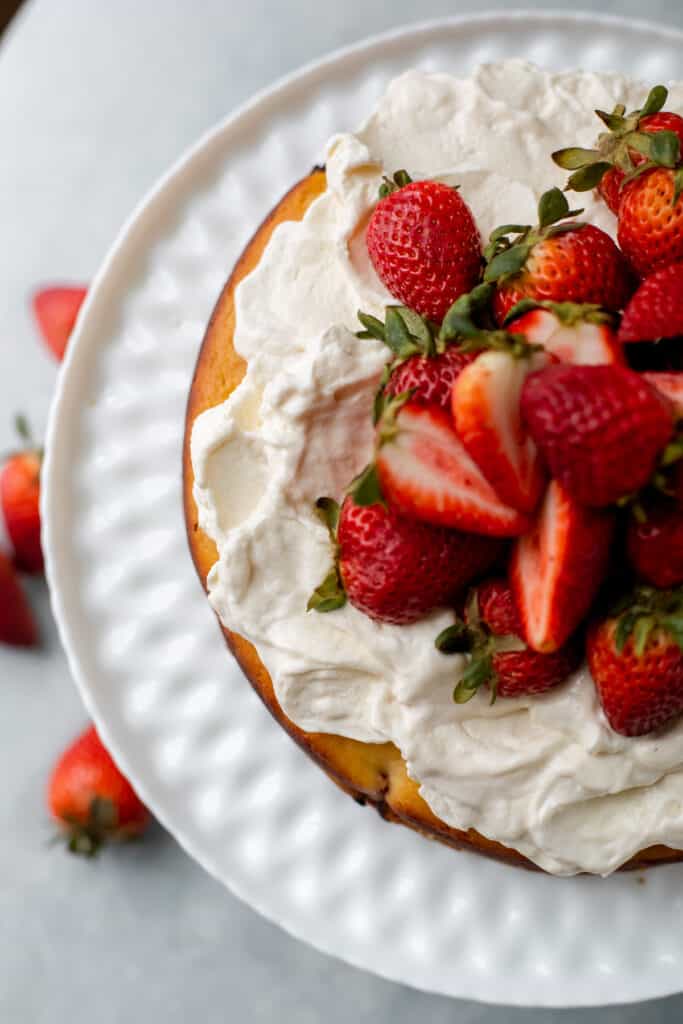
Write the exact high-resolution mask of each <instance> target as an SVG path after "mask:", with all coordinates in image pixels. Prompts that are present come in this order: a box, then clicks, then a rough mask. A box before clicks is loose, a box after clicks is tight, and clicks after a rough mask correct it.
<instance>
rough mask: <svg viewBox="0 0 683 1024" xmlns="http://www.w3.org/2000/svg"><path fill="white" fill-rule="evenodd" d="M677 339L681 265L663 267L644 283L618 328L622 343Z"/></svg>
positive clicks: (681, 329)
mask: <svg viewBox="0 0 683 1024" xmlns="http://www.w3.org/2000/svg"><path fill="white" fill-rule="evenodd" d="M682 223H683V221H682ZM678 335H683V263H674V264H672V265H671V266H668V267H663V268H662V269H661V270H658V271H656V272H655V273H654V274H651V275H650V277H647V278H646V279H645V280H644V281H643V283H642V284H641V286H640V287H639V288H638V291H637V292H636V293H635V295H634V296H633V297H632V298H631V301H630V302H629V304H628V306H627V307H626V309H625V310H624V316H623V319H622V321H621V327H620V328H619V341H621V342H622V343H625V342H632V341H658V340H659V339H660V338H675V337H677V336H678Z"/></svg>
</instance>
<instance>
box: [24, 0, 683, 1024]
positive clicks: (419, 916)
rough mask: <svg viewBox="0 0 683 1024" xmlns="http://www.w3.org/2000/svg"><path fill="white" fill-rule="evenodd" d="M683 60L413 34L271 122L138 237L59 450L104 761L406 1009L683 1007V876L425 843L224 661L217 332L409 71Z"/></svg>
mask: <svg viewBox="0 0 683 1024" xmlns="http://www.w3.org/2000/svg"><path fill="white" fill-rule="evenodd" d="M682 44H683V34H681V33H677V32H675V31H672V30H670V29H666V30H665V29H663V28H662V29H660V28H656V27H654V26H651V25H646V24H642V23H641V24H636V23H634V22H627V21H621V20H615V19H600V18H596V17H591V16H582V15H579V16H571V15H543V14H540V13H528V14H524V13H520V14H503V13H496V14H491V15H484V16H481V17H469V18H462V19H454V20H450V21H445V22H439V23H432V24H428V25H424V26H418V27H413V28H410V29H407V30H404V31H401V32H397V33H394V34H391V35H388V36H383V37H381V38H379V39H376V40H371V41H370V42H367V43H364V44H362V45H360V46H356V47H353V48H351V49H349V50H345V51H343V52H341V53H338V54H336V55H334V56H332V57H330V58H329V59H327V60H325V61H322V62H320V63H317V64H315V65H312V66H310V67H308V68H306V69H305V70H304V71H302V72H300V73H299V74H297V75H294V76H293V77H290V78H288V79H287V80H285V81H284V82H281V83H280V84H279V85H277V86H275V87H274V88H273V89H271V90H270V91H268V92H266V93H264V94H262V95H260V96H259V97H257V98H256V99H255V100H254V101H253V102H252V103H250V104H249V105H248V106H247V107H245V108H243V109H242V110H241V111H240V112H239V113H238V114H237V115H235V116H234V117H232V118H230V119H229V120H227V121H226V122H224V123H223V124H221V125H219V126H218V128H216V129H215V130H214V131H213V132H211V133H210V134H209V135H208V136H207V137H205V138H204V139H203V140H202V141H200V143H199V144H198V145H197V146H196V147H195V148H194V149H193V150H192V151H191V152H190V153H189V154H188V155H186V156H185V157H184V158H183V159H182V160H181V162H180V163H179V164H177V165H176V167H175V168H174V169H173V170H172V171H171V172H170V173H169V174H168V175H167V177H166V178H164V180H163V181H162V182H161V183H160V184H159V185H158V187H157V188H156V189H155V190H154V191H153V193H152V194H151V195H150V196H149V197H148V198H147V199H146V200H145V202H144V203H143V204H142V205H141V206H140V207H139V208H138V210H137V211H136V212H135V213H134V214H133V216H132V218H131V220H130V221H129V223H128V225H127V226H126V228H125V229H124V230H123V232H122V233H121V235H120V237H119V238H118V240H117V242H116V243H115V245H114V247H113V249H112V251H111V253H110V254H109V257H108V258H107V260H106V262H105V265H104V267H103V268H102V270H101V271H100V273H99V275H98V277H97V280H96V282H95V284H94V285H93V287H92V289H91V291H90V294H89V297H88V300H87V303H86V305H85V307H84V310H83V314H82V316H81V318H80V320H79V324H78V328H77V330H76V332H75V335H74V337H73V340H72V342H71V346H70V350H69V355H68V358H67V361H66V365H65V368H64V373H63V375H62V378H61V387H60V390H59V394H58V396H57V399H56V402H55V405H54V408H53V414H52V420H51V426H50V431H49V443H48V457H47V463H46V467H45V499H44V509H43V513H44V520H45V530H46V546H47V562H48V574H49V580H50V584H51V587H52V593H53V602H54V609H55V613H56V615H57V618H58V621H59V624H60V628H61V634H62V639H63V642H64V645H65V647H66V650H67V652H68V655H69V658H70V662H71V667H72V670H73V674H74V676H75V679H76V681H77V683H78V685H79V687H80V689H81V693H82V695H83V698H84V700H85V702H86V705H87V706H88V708H89V710H90V711H91V713H92V715H93V717H94V718H95V720H96V721H97V723H98V725H99V727H100V729H101V731H102V733H103V736H104V738H105V740H106V742H107V744H108V745H109V746H110V748H111V749H112V751H113V753H114V754H115V756H116V758H117V760H118V761H119V763H120V764H121V766H122V767H123V769H124V770H125V771H126V772H128V773H129V775H130V776H131V777H132V778H133V779H134V780H135V783H136V785H137V787H138V789H139V790H140V792H141V794H142V796H143V797H144V798H145V800H146V801H147V802H148V803H149V804H150V805H151V807H152V808H153V809H154V811H155V812H156V814H157V815H158V817H159V818H160V819H161V821H162V822H163V823H164V824H165V825H166V826H167V827H168V828H169V829H170V830H171V832H173V833H174V835H175V836H176V837H177V838H178V840H179V841H180V842H181V843H182V844H183V846H184V847H185V848H186V849H187V850H188V851H189V852H190V853H191V854H192V855H193V856H194V857H195V858H196V859H197V860H198V861H199V862H200V863H201V864H203V865H204V867H205V868H206V869H207V870H208V871H210V872H211V873H212V874H214V875H215V876H216V877H218V878H219V879H221V880H222V881H223V882H224V883H225V884H226V885H227V886H229V887H230V888H231V889H232V890H233V892H235V893H237V894H238V895H240V896H241V897H242V898H243V899H245V900H246V901H247V902H249V903H250V904H251V905H252V906H253V907H255V908H256V909H257V910H259V911H261V913H263V914H265V915H266V916H267V917H269V918H270V919H271V920H273V921H276V922H278V923H279V924H280V925H282V926H283V927H284V928H286V929H288V930H289V931H290V932H292V933H293V934H295V935H297V936H299V937H300V938H302V939H305V940H306V941H308V942H310V943H312V944H313V945H315V946H317V947H318V948H320V949H322V950H325V951H327V952H329V953H331V954H334V955H336V956H338V957H341V958H343V959H345V960H348V961H350V962H351V963H354V964H357V965H358V966H362V967H365V968H367V969H368V970H371V971H375V972H376V973H377V974H381V975H384V976H385V977H388V978H393V979H396V980H399V981H402V982H404V983H408V984H410V985H413V986H416V987H419V988H425V989H430V990H433V991H437V992H443V993H447V994H451V995H455V996H463V997H469V998H475V999H482V1000H486V1001H491V1002H503V1003H510V1004H512V1003H516V1004H536V1005H545V1006H570V1005H571V1006H576V1005H587V1004H604V1003H611V1002H627V1001H631V1000H638V999H644V998H648V997H654V996H661V995H665V994H668V993H671V992H674V991H678V990H679V989H680V988H681V977H683V938H682V933H681V926H680V921H681V908H682V906H683V884H682V883H683V866H680V867H679V866H673V867H668V868H659V869H657V870H655V871H651V872H650V873H648V874H647V876H646V877H645V879H644V881H645V884H639V882H640V881H641V879H640V878H638V877H637V876H635V875H633V874H627V875H622V876H619V877H616V878H612V879H610V880H609V881H606V882H605V881H601V880H599V879H591V878H582V879H572V880H561V881H560V880H556V879H553V878H549V877H544V876H542V875H535V874H530V873H526V872H524V871H520V870H518V869H514V868H510V867H505V866H502V865H499V864H495V863H492V862H489V861H487V860H485V859H483V858H479V857H476V856H473V855H470V854H466V853H456V852H453V851H451V850H449V849H446V848H445V847H442V846H439V845H438V844H435V843H429V842H426V841H425V840H424V839H421V838H420V837H418V836H417V835H414V834H413V833H411V832H409V831H408V830H407V829H404V828H397V827H395V826H390V825H387V824H385V823H384V822H382V821H381V820H380V819H379V818H378V817H377V816H376V815H375V814H374V813H373V812H372V811H370V810H366V809H360V808H359V807H357V806H356V804H354V803H353V801H351V800H349V798H348V797H347V796H345V795H344V794H342V793H341V792H340V791H339V790H337V789H336V787H334V786H333V785H332V784H331V783H330V782H329V781H328V780H327V779H326V778H325V776H324V775H323V773H322V772H321V771H320V770H319V769H318V768H316V767H315V766H314V765H313V764H312V763H311V762H310V761H308V760H307V758H306V757H305V756H304V755H303V754H302V753H301V752H300V751H299V750H298V749H297V748H296V747H295V745H294V744H293V743H292V742H291V741H290V740H289V739H288V738H287V737H286V735H285V734H284V733H283V732H282V731H281V730H280V729H279V727H278V726H276V725H275V723H274V722H273V721H272V720H271V719H270V717H269V716H268V714H267V712H266V711H265V710H264V709H263V707H262V706H261V704H260V703H259V701H258V699H257V698H256V697H255V695H254V694H253V692H252V690H251V688H250V687H249V686H248V684H247V683H246V682H245V680H244V679H243V677H242V676H241V674H240V673H239V671H238V670H237V668H236V667H235V665H234V664H233V663H232V662H231V660H230V658H229V657H228V655H227V653H226V651H225V648H224V646H223V641H222V638H221V636H220V633H219V631H218V628H217V626H216V623H215V621H214V619H213V616H212V614H211V612H210V611H209V608H208V605H207V603H206V601H205V599H204V595H203V593H202V591H201V589H200V587H199V584H198V582H197V580H196V578H195V575H194V570H193V568H192V566H191V564H190V558H189V555H188V552H187V546H186V542H185V536H184V524H183V519H182V513H181V504H180V455H181V440H182V433H183V416H184V409H185V400H186V396H187V391H188V387H189V382H190V377H191V371H192V368H193V365H194V360H195V357H196V354H197V349H198V345H199V342H200V340H201V337H202V334H203V331H204V326H205V323H206V321H207V318H208V316H209V314H210V311H211V308H212V305H213V303H214V301H215V299H216V296H217V295H218V292H219V290H220V287H221V285H222V284H223V281H224V279H225V277H226V275H227V273H228V271H229V270H230V268H231V267H232V265H233V263H234V261H235V259H236V257H237V256H238V254H239V252H240V251H241V249H242V246H243V245H244V243H245V242H246V240H247V239H248V237H249V236H250V234H251V233H252V231H253V230H254V228H255V227H256V225H257V224H258V223H259V222H260V221H261V219H262V217H263V216H264V214H265V213H266V212H267V211H268V210H269V209H270V207H271V206H272V205H273V204H274V203H275V201H276V200H277V199H278V197H279V196H280V195H281V194H282V192H283V191H284V190H285V189H286V188H288V187H289V186H290V185H291V184H292V183H293V182H294V181H295V180H297V179H298V178H300V177H301V176H302V175H303V174H305V173H306V172H307V171H308V169H309V168H310V167H311V166H312V164H313V163H314V162H315V161H316V159H318V158H319V156H320V153H321V151H322V146H323V144H324V142H325V140H326V139H327V137H328V136H329V135H331V134H332V133H333V132H335V131H338V130H341V129H346V128H353V127H354V126H356V125H357V124H358V123H359V122H360V121H361V120H362V119H363V118H364V117H365V115H366V114H367V113H368V112H369V110H370V109H371V107H372V106H373V103H374V101H375V99H376V98H377V97H378V96H379V94H380V93H381V91H382V90H383V88H384V86H385V85H386V83H387V82H388V80H389V79H390V78H391V77H393V76H394V75H396V74H397V73H400V72H401V71H402V70H404V69H405V68H407V67H410V66H417V67H420V68H424V69H430V70H431V69H439V70H453V69H455V70H457V71H458V73H463V72H464V71H466V70H467V69H468V68H471V67H472V66H473V65H475V64H477V63H479V62H481V61H489V60H496V59H499V58H502V57H508V56H513V55H517V56H524V57H527V58H529V59H531V60H533V61H536V62H537V63H539V64H541V65H545V66H547V67H552V68H569V67H571V66H575V67H576V66H581V67H584V68H595V69H616V70H621V71H624V72H627V73H629V74H631V75H633V76H636V77H641V78H643V79H644V80H645V81H647V82H652V83H654V82H655V81H660V80H665V79H667V78H670V77H671V78H674V77H676V76H679V77H680V53H681V45H682Z"/></svg>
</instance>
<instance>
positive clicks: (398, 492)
mask: <svg viewBox="0 0 683 1024" xmlns="http://www.w3.org/2000/svg"><path fill="white" fill-rule="evenodd" d="M377 440H378V450H377V459H376V463H377V475H378V477H379V482H380V486H381V490H382V493H383V494H384V495H385V497H386V499H387V500H388V502H389V503H390V505H391V506H393V507H394V508H395V509H396V511H398V512H401V513H402V514H403V515H406V516H408V517H414V518H416V519H421V520H424V521H425V522H429V523H434V524H436V525H438V526H451V527H454V528H455V529H459V530H462V531H463V532H465V533H484V534H487V535H489V536H494V537H513V536H516V535H518V534H521V533H524V531H525V530H526V529H527V527H528V525H529V519H528V518H527V517H526V516H525V515H523V514H522V513H521V512H519V511H517V510H516V509H513V508H510V506H508V505H505V504H504V503H503V502H502V501H501V500H500V498H499V497H498V495H497V494H496V492H495V491H494V490H493V488H492V487H491V485H490V484H489V483H488V481H487V480H486V478H485V477H484V476H483V475H482V473H481V471H480V470H479V468H478V467H477V465H476V463H475V462H474V461H473V460H472V459H471V458H470V456H469V455H468V454H467V451H466V450H465V448H464V446H463V444H462V442H461V441H460V439H459V437H458V435H457V434H456V432H455V430H454V428H453V424H452V421H451V417H450V416H449V415H448V413H447V412H445V410H443V409H441V408H440V407H439V406H437V405H420V404H419V403H417V402H408V404H407V405H403V406H401V399H395V400H394V402H393V403H390V404H389V405H388V407H387V409H386V410H385V414H384V416H383V418H382V420H380V423H379V424H378V438H377Z"/></svg>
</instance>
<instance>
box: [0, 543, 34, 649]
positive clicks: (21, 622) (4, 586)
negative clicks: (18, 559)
mask: <svg viewBox="0 0 683 1024" xmlns="http://www.w3.org/2000/svg"><path fill="white" fill-rule="evenodd" d="M37 642H38V630H37V629H36V624H35V621H34V619H33V615H32V613H31V609H30V607H29V604H28V601H27V600H26V597H25V595H24V591H23V590H22V589H21V585H20V583H19V580H18V578H17V574H16V572H15V569H14V566H13V565H12V563H11V562H10V560H9V558H7V556H6V555H4V554H2V552H0V643H3V644H11V645H12V646H14V647H33V645H34V644H36V643H37Z"/></svg>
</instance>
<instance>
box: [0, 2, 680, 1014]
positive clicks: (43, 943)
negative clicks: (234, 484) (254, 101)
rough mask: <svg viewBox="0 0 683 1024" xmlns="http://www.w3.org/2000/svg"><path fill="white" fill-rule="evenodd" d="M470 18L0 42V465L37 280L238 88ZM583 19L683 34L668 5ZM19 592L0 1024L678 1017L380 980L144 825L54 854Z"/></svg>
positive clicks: (76, 13) (45, 7) (628, 7)
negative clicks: (269, 914) (475, 998)
mask: <svg viewBox="0 0 683 1024" xmlns="http://www.w3.org/2000/svg"><path fill="white" fill-rule="evenodd" d="M480 6H481V5H476V4H474V3H463V4H459V3H458V2H457V0H423V3H422V4H421V5H419V6H416V5H415V3H414V2H411V0H391V3H389V2H388V0H346V2H345V3H335V4H332V3H326V2H325V0H318V3H313V2H312V0H287V2H284V3H282V2H278V0H250V2H249V3H248V4H247V5H244V4H237V3H236V2H235V0H201V2H197V0H116V2H114V3H108V4H107V3H103V2H101V0H99V2H93V0H61V2H59V3H57V2H55V0H33V2H30V3H29V4H28V5H27V7H25V8H24V10H23V12H22V14H21V15H20V17H19V18H18V19H17V20H16V21H15V23H14V24H13V25H12V27H11V29H10V31H9V32H8V34H7V36H6V38H5V40H4V41H3V44H2V46H1V47H0V139H2V143H1V144H0V226H1V227H0V237H1V238H2V242H1V243H0V286H1V287H0V306H1V309H2V334H3V338H2V341H1V342H0V451H2V450H5V449H6V448H8V447H9V446H10V443H11V418H12V414H13V412H14V411H15V410H16V409H18V408H21V409H22V410H24V411H25V412H27V413H28V414H29V416H30V417H31V419H32V420H33V422H34V423H35V426H36V429H37V430H42V429H43V428H44V425H45V421H46V415H47V408H48V404H49V401H50V396H51V394H52V391H53V388H54V383H55V375H56V370H55V366H54V364H53V362H52V361H51V359H50V357H49V356H48V355H47V354H46V353H45V352H44V350H43V349H42V348H41V346H40V345H39V343H38V342H37V340H36V337H35V333H34V330H33V328H32V325H31V321H30V318H29V314H28V310H27V305H26V297H27V295H28V293H29V292H30V290H31V288H32V287H33V286H34V284H35V283H36V282H46V281H52V280H55V279H57V280H59V279H65V280H69V279H71V280H75V281H79V280H83V281H87V280H88V279H89V278H90V277H91V275H92V274H93V272H94V270H95V269H96V267H97V266H98V264H99V262H100V260H101V258H102V256H103V255H104V253H105V251H106V249H107V248H108V245H109V242H110V241H111V239H112V237H113V235H114V233H115V232H116V230H117V229H118V227H119V226H120V224H121V223H122V221H123V220H124V218H125V217H126V215H127V214H128V212H129V211H130V209H131V207H132V206H133V204H134V203H135V202H136V200H137V199H138V198H139V197H140V196H141V195H142V194H144V193H145V192H146V190H147V189H148V188H149V186H150V185H151V184H152V183H153V182H154V180H155V179H156V178H157V176H158V175H159V174H160V172H162V171H163V170H164V169H165V168H166V167H167V166H168V165H169V163H170V162H171V161H172V160H173V159H174V158H175V157H176V156H177V155H178V153H179V152H180V151H181V150H182V149H183V148H184V147H185V146H186V145H187V144H188V143H190V142H192V141H193V140H194V139H195V138H196V137H197V136H198V135H199V134H200V133H201V132H202V131H203V130H204V129H205V128H207V127H208V126H209V125H211V124H212V123H213V122H214V121H215V120H217V119H218V118H220V117H221V116H223V115H224V114H225V113H226V112H227V111H229V110H230V109H231V108H233V107H235V106H236V105H237V104H238V103H240V102H242V101H243V100H245V99H246V98H247V97H248V96H249V95H250V94H251V93H253V92H254V91H255V90H257V89H259V88H261V87H263V86H265V85H267V84H268V83H269V82H271V81H273V80H274V79H275V78H276V77H278V76H280V75H281V74H283V73H285V72H287V71H289V70H292V69H294V68H296V67H297V66H298V65H300V64H302V63H304V62H306V61H309V60H311V59H313V58H315V57H317V56H319V55H321V54H323V53H325V52H326V51H329V50H331V49H333V48H336V47H338V46H340V45H342V44H345V43H349V42H353V41H354V40H356V39H359V38H361V37H362V36H364V35H368V34H370V33H374V32H378V31H381V30H383V29H386V28H391V27H395V26H398V25H400V24H401V23H402V22H406V21H411V20H416V18H417V17H419V18H420V19H423V18H426V17H432V16H434V17H436V16H439V15H446V14H454V13H460V12H464V11H467V10H472V9H480ZM483 6H484V7H488V8H495V7H499V8H509V7H510V4H506V3H504V2H502V0H499V2H495V0H488V2H487V3H485V4H484V5H483ZM524 6H526V7H540V8H544V9H553V8H562V7H569V6H570V5H569V4H568V3H565V4H562V3H558V4H555V3H545V4H543V3H537V4H535V3H532V2H530V0H527V3H526V4H525V5H524ZM585 6H586V7H587V8H593V9H595V10H599V11H600V12H602V13H614V14H625V15H626V14H630V15H634V16H648V17H650V18H653V19H658V20H661V21H666V22H667V23H669V24H672V25H676V26H683V6H681V4H680V0H650V3H649V4H647V5H646V6H643V4H642V3H641V2H640V0H625V2H622V3H618V2H616V0H601V2H600V3H598V2H596V0H594V2H592V3H586V4H585ZM169 97H170V98H171V99H172V104H169ZM31 592H32V596H33V598H34V601H35V604H36V607H37V609H38V613H39V616H40V622H41V626H42V629H43V634H44V645H43V647H42V649H41V650H40V651H39V652H38V653H33V652H32V653H30V654H26V653H21V652H14V651H11V650H9V649H2V650H1V651H0V691H1V692H0V774H1V776H2V778H3V780H4V785H3V793H2V798H0V829H1V831H2V836H3V838H2V841H0V1021H2V1024H66V1022H67V1021H72V1020H74V1019H81V1018H82V1019H87V1020H88V1021H89V1022H91V1024H119V1022H122V1021H126V1022H137V1021H146V1022H151V1024H157V1022H162V1021H163V1022H165V1024H186V1022H189V1021H201V1022H202V1024H214V1022H219V1021H221V1022H222V1021H227V1020H230V1021H238V1020H247V1021H249V1022H253V1024H261V1022H266V1021H274V1020H284V1021H297V1022H301V1024H307V1022H317V1021H326V1022H329V1024H342V1022H346V1021H349V1020H353V1021H356V1020H358V1021H366V1020H367V1021H370V1020H372V1021H377V1022H384V1021H386V1022H389V1021H391V1022H392V1024H401V1022H406V1024H407V1022H408V1021H415V1020H428V1021H430V1022H435V1024H437V1022H446V1021H449V1022H450V1021H454V1020H457V1021H459V1022H461V1024H475V1022H477V1024H519V1022H522V1021H524V1022H527V1021H528V1022H539V1024H540V1022H541V1021H543V1022H555V1021H557V1022H566V1024H570V1022H575V1021H579V1020H580V1021H581V1022H583V1024H594V1022H595V1024H596V1022H599V1024H608V1022H609V1024H611V1022H615V1024H616V1022H617V1021H619V1022H620V1024H628V1022H636V1021H638V1022H639V1024H644V1022H645V1024H654V1022H659V1021H670V1022H672V1024H673V1022H674V1021H678V1020H680V1019H681V1018H682V1017H683V997H681V998H674V999H669V1000H663V1001H660V1002H656V1003H650V1004H646V1005H643V1006H639V1007H630V1008H626V1009H618V1008H615V1009H609V1010H602V1011H600V1010H595V1011H593V1010H587V1011H581V1012H579V1011H557V1012H549V1011H531V1010H504V1009H496V1008H490V1007H486V1006H480V1005H477V1004H473V1003H464V1002H454V1001H452V1000H447V999H443V998H440V997H436V996H427V995H423V994H420V993H416V992H413V991H411V990H408V989H405V988H402V987H400V986H398V985H393V984H390V983H388V982H385V981H381V980H379V979H377V978H375V977H372V976H370V975H367V974H364V973H362V972H360V971H357V970H354V969H352V968H350V967H347V966H345V965H343V964H340V963H338V962H336V961H333V960H330V959H328V958H326V957H324V956H322V955H320V954H318V953H316V952H315V951H313V950H311V949H309V948H308V947H306V946H304V945H302V944H301V943H298V942H296V941H295V940H293V939H290V938H289V937H288V936H286V935H285V934H283V933H282V932H281V931H279V930H278V929H277V928H276V927H274V926H272V925H270V924H268V923H267V922H265V921H264V920H262V919H261V918H260V917H258V916H257V915H256V914H255V913H253V912H252V911H251V910H250V909H249V908H247V907H245V906H243V905H242V904H241V903H239V902H238V901H237V900H236V899H234V898H233V897H232V896H231V895H230V894H229V893H228V892H226V891H224V890H223V889H222V888H221V887H220V886H219V885H218V884H217V883H216V882H214V881H213V880H212V879H210V878H209V877H208V876H206V875H205V874H204V873H203V872H202V871H201V870H200V868H198V867H197V866H196V865H195V864H194V863H193V862H192V861H190V860H189V859H188V857H187V856H186V855H185V854H184V853H183V852H182V851H181V850H180V849H179V848H178V846H177V845H176V844H175V843H174V842H173V840H172V839H171V838H170V837H169V836H167V835H166V834H165V833H164V832H162V830H161V829H158V828H157V829H155V830H154V831H153V832H152V834H151V836H150V838H149V840H148V841H147V842H145V843H141V844H139V845H133V846H130V847H125V848H120V849H116V850H110V851H108V852H107V853H106V854H105V855H104V856H102V857H101V858H100V859H99V860H98V861H96V862H93V863H84V862H81V861H79V860H78V859H76V858H72V857H69V856H67V855H66V854H65V853H63V852H62V851H61V850H59V849H55V848H52V847H50V846H49V845H48V840H49V838H50V834H51V830H50V826H49V824H48V822H47V819H46V815H45V811H44V796H43V793H44V787H45V782H46V778H47V774H48V771H49V768H50V765H51V763H52V761H53V759H54V757H55V756H56V754H57V753H58V752H59V751H60V749H61V748H62V746H63V745H64V743H65V742H66V741H67V740H68V739H69V738H70V737H71V735H72V734H73V733H74V732H75V731H76V730H77V729H78V728H79V727H80V726H81V724H82V723H83V721H84V714H83V711H82V709H81V707H80V702H79V699H78V696H77V694H76V692H75V690H74V688H73V686H72V684H71V682H70V679H69V673H68V670H67V666H66V663H65V659H64V657H63V655H62V653H61V651H60V647H59V642H58V639H57V636H56V632H55V629H54V626H53V624H52V622H51V618H50V613H49V608H48V601H47V595H46V593H45V590H44V586H43V585H42V584H41V583H40V582H38V581H33V582H32V584H31ZM645 938H647V937H645Z"/></svg>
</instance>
